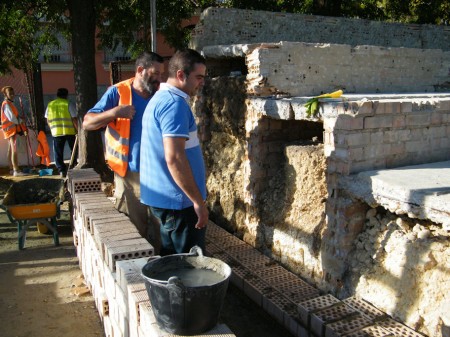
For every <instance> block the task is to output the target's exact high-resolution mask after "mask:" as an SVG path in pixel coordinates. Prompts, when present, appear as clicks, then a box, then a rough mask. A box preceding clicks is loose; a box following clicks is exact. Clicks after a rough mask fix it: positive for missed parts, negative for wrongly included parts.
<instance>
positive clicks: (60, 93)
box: [56, 88, 69, 98]
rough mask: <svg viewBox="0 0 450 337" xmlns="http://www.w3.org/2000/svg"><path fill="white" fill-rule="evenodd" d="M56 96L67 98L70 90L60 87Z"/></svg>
mask: <svg viewBox="0 0 450 337" xmlns="http://www.w3.org/2000/svg"><path fill="white" fill-rule="evenodd" d="M56 96H57V97H59V98H67V96H69V90H67V89H66V88H59V89H58V91H56Z"/></svg>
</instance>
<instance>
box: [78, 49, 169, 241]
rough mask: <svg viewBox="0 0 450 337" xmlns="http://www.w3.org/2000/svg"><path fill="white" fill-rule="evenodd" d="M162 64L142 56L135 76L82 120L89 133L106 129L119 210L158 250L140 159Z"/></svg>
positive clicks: (110, 92) (151, 56)
mask: <svg viewBox="0 0 450 337" xmlns="http://www.w3.org/2000/svg"><path fill="white" fill-rule="evenodd" d="M163 62H164V60H163V58H162V57H161V56H160V55H158V54H156V53H152V52H144V53H143V54H141V55H140V56H139V57H138V58H137V59H136V63H135V76H134V77H133V78H130V79H128V80H125V81H122V82H119V83H117V84H115V85H113V86H111V87H110V88H108V90H107V91H106V92H105V94H104V95H103V96H102V98H101V99H100V101H98V102H97V104H96V105H95V106H94V107H93V108H92V109H90V110H89V111H88V112H87V113H86V115H85V117H84V120H83V128H84V129H85V130H88V131H91V130H98V129H100V128H104V127H106V130H105V145H106V160H107V162H108V165H109V166H110V168H111V169H112V170H113V171H114V185H115V194H114V197H115V198H116V208H117V209H118V210H119V211H120V212H122V213H125V214H126V215H128V217H129V218H130V220H131V221H132V222H133V224H134V225H135V226H136V228H137V229H138V231H139V233H140V234H141V235H142V236H143V237H144V238H146V239H147V240H148V241H149V242H150V243H151V244H153V245H154V246H155V249H157V248H158V245H159V231H158V228H157V226H151V225H150V223H151V222H152V217H151V216H150V214H149V213H148V212H149V211H148V208H147V207H146V206H145V205H143V204H141V202H140V186H139V162H140V158H139V157H140V145H141V133H142V116H143V114H144V110H145V108H146V106H147V103H148V102H149V101H150V99H151V98H152V97H153V95H154V93H155V92H156V91H157V90H158V89H159V84H160V82H161V75H162V73H163V70H164V64H163ZM149 227H153V228H149Z"/></svg>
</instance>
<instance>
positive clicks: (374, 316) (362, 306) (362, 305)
mask: <svg viewBox="0 0 450 337" xmlns="http://www.w3.org/2000/svg"><path fill="white" fill-rule="evenodd" d="M342 302H344V303H345V304H346V305H348V306H350V307H352V308H353V309H355V310H357V311H359V312H360V313H362V314H364V315H365V316H367V317H368V318H369V319H371V320H372V321H374V322H375V321H379V320H382V319H385V318H386V317H387V314H385V313H384V312H382V311H381V310H378V309H377V308H375V307H374V306H373V305H371V304H370V303H369V302H366V301H364V300H363V299H362V298H358V297H355V296H352V297H349V298H346V299H344V300H343V301H342Z"/></svg>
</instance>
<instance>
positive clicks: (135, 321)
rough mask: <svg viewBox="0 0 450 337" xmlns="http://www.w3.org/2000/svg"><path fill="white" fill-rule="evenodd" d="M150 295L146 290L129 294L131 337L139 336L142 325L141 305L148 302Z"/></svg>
mask: <svg viewBox="0 0 450 337" xmlns="http://www.w3.org/2000/svg"><path fill="white" fill-rule="evenodd" d="M148 300H149V299H148V293H147V291H146V290H142V291H137V292H131V293H129V294H128V313H129V316H128V321H129V323H130V328H129V330H130V336H131V335H137V334H138V332H137V331H138V326H139V325H140V313H139V303H141V302H146V301H147V302H148Z"/></svg>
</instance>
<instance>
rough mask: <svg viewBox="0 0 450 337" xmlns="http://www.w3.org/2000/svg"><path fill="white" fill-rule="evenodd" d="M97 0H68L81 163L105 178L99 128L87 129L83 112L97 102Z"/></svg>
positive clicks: (79, 163)
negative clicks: (84, 126)
mask: <svg viewBox="0 0 450 337" xmlns="http://www.w3.org/2000/svg"><path fill="white" fill-rule="evenodd" d="M94 2H95V0H67V5H68V8H69V12H70V25H71V26H70V30H71V34H72V54H73V69H74V78H75V93H76V105H77V111H78V125H79V126H80V127H79V130H78V167H79V168H88V167H89V168H94V170H95V171H96V172H97V173H99V174H100V175H101V177H102V179H104V180H108V181H109V180H110V179H111V177H112V172H111V170H110V169H109V168H108V166H107V165H106V162H105V156H104V152H103V142H102V135H101V133H100V131H85V130H83V129H82V127H81V125H82V122H83V118H84V115H85V114H86V112H87V111H88V110H89V109H90V108H92V107H93V106H94V105H95V103H96V102H97V75H96V72H95V7H94V6H95V5H94Z"/></svg>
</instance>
